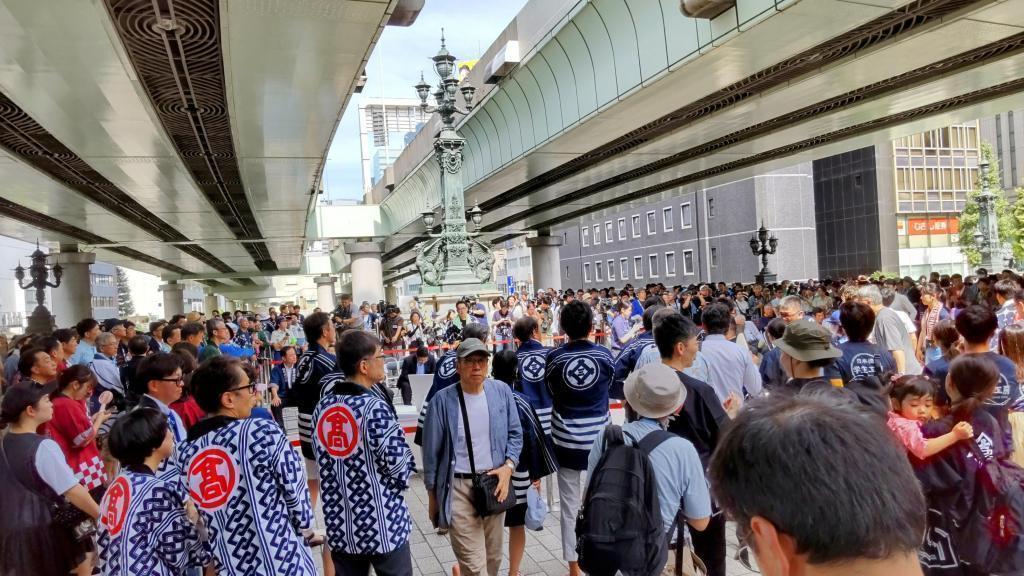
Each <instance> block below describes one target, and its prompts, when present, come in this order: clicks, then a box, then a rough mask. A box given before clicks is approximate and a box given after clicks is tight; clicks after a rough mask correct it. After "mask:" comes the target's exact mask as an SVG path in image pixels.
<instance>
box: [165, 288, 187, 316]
mask: <svg viewBox="0 0 1024 576" xmlns="http://www.w3.org/2000/svg"><path fill="white" fill-rule="evenodd" d="M160 291H161V292H163V293H164V318H167V319H170V317H171V316H174V315H175V314H184V313H185V286H184V285H182V284H178V283H177V282H174V281H171V282H168V283H167V284H164V285H163V286H160Z"/></svg>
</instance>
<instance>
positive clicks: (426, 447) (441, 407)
mask: <svg viewBox="0 0 1024 576" xmlns="http://www.w3.org/2000/svg"><path fill="white" fill-rule="evenodd" d="M490 355H491V353H490V351H489V350H488V348H487V346H486V345H484V343H483V342H482V341H481V340H479V339H477V338H467V339H465V340H463V341H462V343H461V344H459V347H458V348H457V349H456V358H457V360H456V371H457V372H458V375H459V381H458V382H457V383H456V384H455V385H454V386H448V387H447V388H444V389H442V390H439V391H438V392H437V394H436V395H435V396H434V398H433V399H432V400H431V402H430V405H429V406H428V408H427V414H426V419H425V420H424V423H423V483H424V484H425V485H426V488H427V497H428V499H429V505H428V506H429V509H428V512H429V515H430V521H431V523H432V524H433V525H434V526H435V527H437V528H439V529H446V530H448V535H449V538H450V539H451V543H452V550H453V551H454V552H455V557H456V558H457V559H458V562H459V568H460V573H461V574H462V576H476V575H478V574H488V575H489V576H497V574H498V569H499V568H500V567H501V559H502V538H503V534H504V520H505V513H504V512H500V513H497V514H492V515H489V516H481V515H479V514H478V512H477V508H476V507H475V505H474V494H473V493H474V482H473V479H474V477H475V476H477V475H479V474H487V475H489V476H496V477H497V488H496V490H495V492H494V496H495V497H496V499H497V500H498V501H502V502H503V501H505V500H506V499H507V498H508V496H509V492H510V479H511V477H512V472H513V471H514V470H515V469H516V466H517V465H518V463H519V453H520V451H521V450H522V447H523V431H522V428H521V425H520V424H519V413H518V410H517V409H516V402H515V397H514V396H513V395H512V389H511V388H509V386H508V385H507V384H505V383H503V382H499V381H497V380H492V379H489V378H487V374H488V367H489V366H488V365H489V362H488V358H489V357H490ZM513 500H514V495H513Z"/></svg>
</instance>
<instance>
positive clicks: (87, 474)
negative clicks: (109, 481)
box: [75, 456, 105, 490]
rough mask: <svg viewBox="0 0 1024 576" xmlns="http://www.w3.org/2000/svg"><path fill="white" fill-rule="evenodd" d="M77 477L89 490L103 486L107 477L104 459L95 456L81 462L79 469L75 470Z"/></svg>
mask: <svg viewBox="0 0 1024 576" xmlns="http://www.w3.org/2000/svg"><path fill="white" fill-rule="evenodd" d="M75 478H77V479H78V481H79V483H81V484H82V486H85V487H86V489H88V490H92V489H93V488H96V487H98V486H102V485H103V480H104V478H105V475H104V472H103V461H102V460H100V458H99V456H93V457H92V458H91V459H90V460H84V461H82V462H79V463H78V470H75Z"/></svg>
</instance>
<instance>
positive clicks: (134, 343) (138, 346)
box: [128, 336, 149, 356]
mask: <svg viewBox="0 0 1024 576" xmlns="http://www.w3.org/2000/svg"><path fill="white" fill-rule="evenodd" d="M128 351H129V352H131V353H132V356H142V355H144V354H145V353H146V352H149V342H147V341H146V338H145V337H143V336H132V337H131V338H129V339H128Z"/></svg>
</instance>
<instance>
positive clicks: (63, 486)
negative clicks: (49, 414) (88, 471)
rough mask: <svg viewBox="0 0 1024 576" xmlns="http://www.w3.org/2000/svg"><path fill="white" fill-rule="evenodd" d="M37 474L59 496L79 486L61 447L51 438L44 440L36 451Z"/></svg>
mask: <svg viewBox="0 0 1024 576" xmlns="http://www.w3.org/2000/svg"><path fill="white" fill-rule="evenodd" d="M36 473H38V474H39V477H40V478H42V479H43V482H46V485H47V486H49V487H50V488H52V489H53V491H54V492H56V493H57V494H63V493H65V492H67V491H68V490H71V489H72V488H74V487H75V485H76V484H78V480H76V479H75V474H74V473H73V472H72V471H71V467H70V466H68V462H67V460H65V459H64V453H63V452H61V451H60V446H58V445H57V443H56V442H54V441H53V440H50V439H49V438H47V439H46V440H43V441H42V442H41V443H40V444H39V449H38V450H36Z"/></svg>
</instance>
